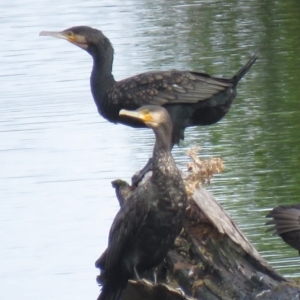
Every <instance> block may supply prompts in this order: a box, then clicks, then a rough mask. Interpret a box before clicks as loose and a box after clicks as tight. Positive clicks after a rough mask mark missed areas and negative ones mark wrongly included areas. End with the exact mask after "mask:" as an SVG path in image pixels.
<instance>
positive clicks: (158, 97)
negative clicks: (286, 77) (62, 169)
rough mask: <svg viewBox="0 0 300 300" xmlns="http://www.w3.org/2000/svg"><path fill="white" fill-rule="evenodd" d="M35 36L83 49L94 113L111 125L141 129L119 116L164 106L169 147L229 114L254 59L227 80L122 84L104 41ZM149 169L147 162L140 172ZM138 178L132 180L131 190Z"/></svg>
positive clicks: (84, 33) (146, 78)
mask: <svg viewBox="0 0 300 300" xmlns="http://www.w3.org/2000/svg"><path fill="white" fill-rule="evenodd" d="M40 35H43V36H52V37H56V38H62V39H65V40H67V41H69V42H71V43H72V44H74V45H76V46H78V47H80V48H82V49H84V50H86V51H87V52H88V53H89V54H90V55H91V56H92V57H93V61H94V64H93V70H92V74H91V80H90V83H91V90H92V94H93V97H94V101H95V103H96V105H97V108H98V112H99V113H100V115H101V116H103V117H104V118H105V119H107V120H108V121H110V122H113V123H122V124H125V125H128V126H132V127H146V126H145V124H144V123H143V122H141V121H139V120H136V119H132V118H128V117H127V116H123V115H120V114H119V111H120V110H121V109H128V110H134V109H137V108H139V107H141V106H143V105H159V106H164V107H165V108H166V109H167V111H168V112H169V114H170V117H171V120H172V123H173V132H172V147H173V145H174V144H178V143H179V141H180V140H181V139H183V138H184V130H185V128H186V127H189V126H198V125H211V124H214V123H216V122H218V121H219V120H220V119H222V118H223V117H224V115H225V114H226V113H227V112H228V111H229V108H230V106H231V103H232V101H233V99H234V98H235V96H236V93H237V92H236V87H237V84H238V82H239V81H240V80H241V78H242V77H243V76H244V75H245V74H246V73H247V72H248V70H249V69H250V68H251V66H252V65H253V64H254V62H255V61H256V59H257V55H256V54H254V55H253V56H252V57H251V58H250V59H249V61H248V62H247V63H246V64H245V65H244V66H243V67H242V68H241V69H240V70H239V71H238V72H237V74H236V75H235V76H233V77H232V78H219V77H212V76H210V75H207V74H204V73H198V72H192V71H161V72H147V73H142V74H139V75H136V76H133V77H130V78H127V79H124V80H121V81H115V79H114V77H113V75H112V64H113V56H114V50H113V47H112V44H111V43H110V41H109V39H108V38H107V37H106V36H105V35H104V34H103V33H102V32H101V31H100V30H97V29H94V28H91V27H88V26H77V27H72V28H69V29H66V30H63V31H61V32H50V31H42V32H41V33H40ZM149 169H151V161H150V162H149V163H148V166H147V167H146V168H145V169H144V170H143V171H142V174H140V175H143V174H144V173H146V171H148V170H149ZM141 177H142V176H137V177H136V179H135V180H133V183H134V184H135V185H136V184H137V183H138V182H139V180H140V178H141Z"/></svg>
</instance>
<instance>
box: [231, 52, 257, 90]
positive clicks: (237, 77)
mask: <svg viewBox="0 0 300 300" xmlns="http://www.w3.org/2000/svg"><path fill="white" fill-rule="evenodd" d="M257 58H258V55H257V54H256V53H255V54H253V55H252V56H251V58H250V59H249V60H248V62H247V63H246V64H245V65H244V66H243V67H242V68H241V69H240V70H239V71H238V72H237V74H236V75H235V76H234V84H233V88H235V87H236V86H237V84H238V83H239V81H240V80H241V79H242V78H243V77H244V76H245V74H246V73H247V72H248V71H249V70H250V68H251V67H252V65H253V64H254V63H255V61H256V60H257Z"/></svg>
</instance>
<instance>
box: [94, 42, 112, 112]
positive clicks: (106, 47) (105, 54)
mask: <svg viewBox="0 0 300 300" xmlns="http://www.w3.org/2000/svg"><path fill="white" fill-rule="evenodd" d="M88 52H89V54H91V56H92V57H93V70H92V74H91V79H90V84H91V90H92V94H93V98H94V101H95V103H96V105H97V108H98V111H99V112H100V114H102V113H101V112H103V111H104V108H103V105H105V101H104V100H105V96H106V93H107V90H108V89H110V88H111V87H113V85H114V83H115V79H114V76H113V75H112V64H113V59H114V50H113V47H112V46H111V44H110V42H109V40H107V42H106V43H105V44H100V43H99V45H94V46H91V47H90V48H89V49H88Z"/></svg>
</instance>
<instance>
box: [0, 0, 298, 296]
mask: <svg viewBox="0 0 300 300" xmlns="http://www.w3.org/2000/svg"><path fill="white" fill-rule="evenodd" d="M13 2H14V3H11V4H8V5H7V6H5V7H4V8H3V12H2V24H5V28H7V31H6V33H5V34H4V37H3V39H2V42H3V44H2V47H1V49H0V51H1V56H0V63H1V66H2V68H1V70H0V76H1V96H2V97H1V99H0V102H1V106H0V136H1V142H0V163H1V171H0V194H1V198H0V201H1V207H2V209H1V212H0V214H1V215H0V228H2V229H3V230H2V231H1V233H0V244H1V245H4V247H2V248H1V250H0V257H1V265H3V267H2V268H1V271H0V278H1V279H2V283H3V286H4V287H5V288H4V289H3V290H2V291H1V292H0V294H3V299H4V298H5V299H6V298H8V295H9V297H10V298H14V299H17V297H20V296H21V295H22V296H23V295H28V298H30V299H41V298H42V297H43V299H47V297H48V298H49V299H50V298H51V299H52V298H53V295H52V296H51V295H45V293H44V291H45V290H51V289H53V286H55V287H56V292H55V297H54V298H55V299H63V298H65V297H63V296H60V295H68V296H69V298H72V299H83V298H84V299H85V298H90V297H96V295H97V293H98V287H97V286H96V285H95V282H94V281H93V278H95V275H96V272H97V271H96V270H95V269H94V268H93V262H94V260H95V259H96V258H97V257H98V256H99V253H100V252H101V251H102V250H103V249H104V248H105V246H106V243H107V235H108V230H109V226H110V224H111V220H112V218H113V217H114V214H115V213H116V211H117V202H116V201H115V196H114V192H113V190H112V188H111V187H110V181H111V180H114V179H116V178H120V177H121V178H123V179H127V180H128V179H129V178H130V176H131V175H132V173H133V172H134V171H135V170H137V169H139V168H140V167H141V166H143V165H144V163H145V161H146V160H147V158H148V157H149V156H150V154H151V151H152V145H153V136H152V133H151V131H150V130H133V129H130V128H126V127H124V126H121V125H118V126H116V125H114V124H109V123H108V122H106V121H105V120H103V119H102V118H100V117H99V116H98V115H97V112H96V108H95V105H94V103H93V100H92V97H91V94H90V91H89V76H90V75H89V74H90V70H91V65H92V63H91V59H90V57H89V56H88V55H87V54H86V53H84V52H83V51H82V50H80V49H79V48H75V47H74V46H73V45H70V44H68V43H66V42H64V41H62V40H52V39H50V38H49V39H46V38H40V37H38V33H39V32H40V31H41V30H62V29H65V28H67V27H70V26H74V25H82V24H85V25H90V26H94V27H96V28H100V29H101V30H103V32H104V33H105V34H106V35H107V36H108V37H109V38H110V39H111V41H112V43H113V45H114V48H115V54H116V55H115V63H114V75H115V77H116V79H118V80H119V79H122V78H125V77H129V76H131V75H134V74H137V73H140V72H146V71H150V70H165V69H191V70H198V71H204V72H206V73H209V74H212V75H224V76H226V77H231V76H233V75H234V74H235V73H236V72H237V71H238V69H239V68H240V67H241V66H242V65H243V64H244V63H245V62H246V61H247V60H248V58H249V57H250V56H251V54H252V53H253V52H259V53H260V58H259V60H258V61H257V62H256V64H255V65H254V66H253V67H252V69H251V70H250V71H249V73H248V74H247V75H246V76H245V78H244V79H243V80H242V81H241V82H240V84H239V86H238V96H237V98H236V99H235V102H234V104H233V106H232V109H231V110H230V112H229V113H228V115H227V116H226V117H225V118H224V119H223V120H222V121H221V122H219V123H218V124H215V125H212V126H209V127H206V128H189V129H188V130H187V131H186V135H185V136H186V139H185V141H184V142H183V143H182V144H181V146H180V147H176V148H174V151H173V153H174V156H175V158H176V161H178V163H179V164H180V165H181V166H182V167H184V165H185V162H186V160H187V158H186V150H187V149H188V148H190V147H191V146H194V145H200V146H201V147H202V152H201V154H202V155H203V156H219V157H221V158H223V160H224V162H225V167H226V169H225V171H224V172H223V173H222V174H220V175H219V176H217V177H216V178H215V180H214V181H213V185H211V186H210V187H209V189H210V190H211V191H212V192H213V194H214V195H215V197H216V198H217V199H218V200H219V201H220V202H221V203H222V205H223V206H224V207H225V208H226V209H227V210H228V212H229V213H230V214H231V216H232V217H233V219H234V220H235V221H236V222H237V223H238V225H239V226H240V227H241V228H242V230H243V231H244V232H245V234H246V235H247V237H249V239H250V240H251V241H252V242H253V243H254V244H255V246H256V247H257V248H258V250H259V251H260V253H261V254H262V255H263V256H264V257H265V258H266V259H267V260H268V261H269V262H271V263H272V265H273V266H275V267H276V268H277V269H278V270H280V271H281V272H282V273H283V274H284V275H286V276H290V277H292V276H295V277H298V276H299V270H298V269H299V268H298V266H297V265H298V264H297V262H298V261H299V260H298V258H297V253H296V251H294V250H293V249H291V248H289V247H288V246H286V245H285V244H284V243H283V242H282V241H281V240H280V239H279V238H277V237H272V236H271V235H270V234H269V233H266V232H265V229H266V227H265V226H264V223H265V221H266V220H265V214H266V212H267V211H268V210H269V209H271V208H273V207H274V206H276V205H279V204H287V203H291V204H292V203H297V202H300V201H299V199H298V195H299V194H300V193H299V192H300V188H299V184H298V182H299V179H300V178H299V177H300V175H299V174H300V172H299V170H298V169H299V165H300V157H299V156H300V154H299V153H300V151H299V140H300V139H299V132H300V125H299V124H300V122H299V118H300V108H299V104H298V99H299V97H300V95H299V93H300V90H299V82H300V73H299V67H300V57H299V55H298V52H299V48H300V45H299V44H300V39H299V32H300V5H299V4H298V0H291V1H281V2H280V1H276V2H274V1H260V0H252V1H245V0H244V1H242V0H240V1H237V0H236V1H233V0H230V1H226V3H224V1H190V0H176V1H170V0H168V1H167V0H165V1H159V2H158V1H148V0H144V1H135V0H131V1H125V2H122V1H115V2H114V4H111V1H101V4H99V2H97V1H94V0H90V1H86V2H81V3H78V4H74V3H73V2H71V1H67V2H62V1H51V2H50V1H41V2H39V5H36V4H33V3H32V2H30V1H28V3H27V5H26V6H24V2H22V5H21V2H20V1H18V0H16V1H13ZM58 253H59V255H58ZM15 266H18V267H19V269H20V270H18V271H17V274H15V271H16V270H15ZM16 280H17V281H18V285H19V289H15V288H14V287H15V281H16ZM32 282H35V284H34V286H33V285H32ZM74 286H75V287H76V288H74ZM79 287H80V288H79ZM20 291H21V292H22V294H20V293H21V292H20ZM56 293H57V294H56Z"/></svg>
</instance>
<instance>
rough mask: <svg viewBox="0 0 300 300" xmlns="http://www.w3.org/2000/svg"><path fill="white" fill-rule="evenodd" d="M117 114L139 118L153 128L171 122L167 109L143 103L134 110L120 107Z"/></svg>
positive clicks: (167, 125)
mask: <svg viewBox="0 0 300 300" xmlns="http://www.w3.org/2000/svg"><path fill="white" fill-rule="evenodd" d="M119 115H120V116H126V117H130V118H133V119H136V120H139V121H141V122H143V123H144V124H145V125H147V126H148V127H150V128H153V129H155V128H157V127H160V126H162V125H165V126H166V127H169V126H171V124H172V123H171V119H170V116H169V113H168V112H167V110H166V109H165V108H163V107H161V106H157V105H145V106H142V107H140V108H138V109H137V110H134V111H130V110H126V109H122V110H121V111H120V112H119Z"/></svg>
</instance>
